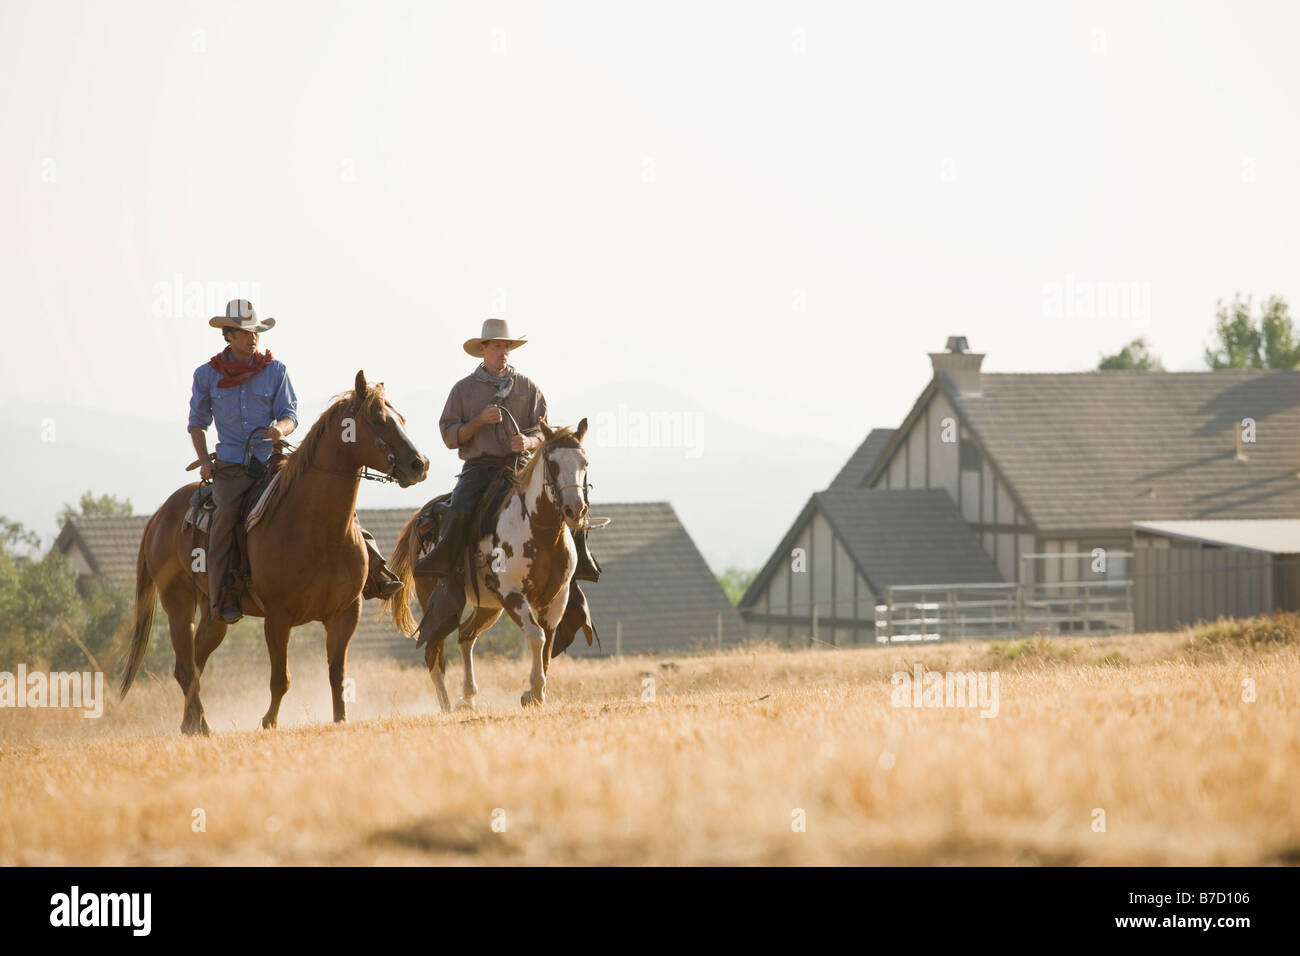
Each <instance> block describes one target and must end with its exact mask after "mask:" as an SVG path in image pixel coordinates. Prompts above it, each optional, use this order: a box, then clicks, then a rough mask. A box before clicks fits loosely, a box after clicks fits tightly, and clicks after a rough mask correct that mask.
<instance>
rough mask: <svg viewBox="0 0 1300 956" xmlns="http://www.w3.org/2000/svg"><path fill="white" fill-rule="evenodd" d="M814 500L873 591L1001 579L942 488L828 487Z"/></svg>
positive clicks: (985, 552) (879, 591) (991, 560)
mask: <svg viewBox="0 0 1300 956" xmlns="http://www.w3.org/2000/svg"><path fill="white" fill-rule="evenodd" d="M813 501H815V502H816V503H817V506H818V507H820V508H821V510H822V513H823V514H825V516H826V520H827V521H829V522H830V524H831V526H832V527H833V528H834V529H835V532H836V534H838V535H839V536H840V538H841V539H842V540H843V542H844V547H845V548H847V549H848V552H849V554H850V555H851V556H852V558H853V560H854V562H855V563H856V564H857V565H858V568H859V569H860V570H861V571H862V574H863V576H864V577H866V579H867V583H868V584H870V585H871V588H872V590H873V591H874V592H875V593H876V594H880V593H881V592H882V591H883V589H884V588H886V587H889V586H891V585H896V584H971V583H976V582H982V581H1001V580H1002V575H1001V574H1000V573H999V572H998V569H997V565H995V564H994V563H993V559H992V558H990V557H989V555H988V552H987V551H985V550H984V548H983V546H982V545H981V544H980V543H979V540H978V539H977V538H976V537H975V533H974V532H973V531H971V529H970V525H969V524H967V523H966V521H965V519H963V518H962V516H961V512H959V511H958V510H957V506H956V504H954V503H953V500H952V498H951V497H950V496H949V495H948V492H946V491H944V490H943V489H941V488H915V489H909V488H854V489H829V490H827V491H821V492H818V493H817V494H815V495H813Z"/></svg>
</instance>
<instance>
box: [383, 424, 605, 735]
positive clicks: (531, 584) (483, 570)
mask: <svg viewBox="0 0 1300 956" xmlns="http://www.w3.org/2000/svg"><path fill="white" fill-rule="evenodd" d="M541 431H542V444H541V445H540V447H538V449H537V450H536V451H535V452H534V453H533V456H532V457H531V458H530V459H529V460H528V461H527V463H526V464H524V466H523V467H522V468H521V469H520V470H519V472H518V474H517V475H516V476H515V488H514V490H513V491H512V492H511V493H510V494H508V495H507V496H506V498H505V500H504V502H503V503H502V505H501V507H500V510H499V511H498V512H497V514H496V516H495V521H494V522H493V521H491V520H489V521H488V522H487V524H486V527H491V528H492V531H491V533H490V534H485V535H484V536H483V537H481V538H478V539H477V540H476V541H472V542H471V544H470V560H469V561H468V562H467V564H468V565H470V567H469V568H467V569H466V573H465V574H464V575H463V577H462V579H461V581H460V583H459V584H458V588H459V587H461V586H463V590H464V599H463V600H461V598H460V594H459V591H457V593H456V594H455V598H454V599H455V600H456V601H457V602H459V603H458V604H455V605H453V606H451V607H449V608H444V609H438V608H431V609H430V610H429V611H428V613H427V615H426V617H429V618H431V620H433V621H436V622H437V623H436V625H435V627H434V628H433V629H432V631H431V632H429V633H428V634H427V643H426V645H425V649H424V660H425V664H426V665H427V666H428V668H429V674H430V676H431V677H432V678H433V686H434V690H436V691H437V694H438V702H439V704H440V705H441V707H442V709H443V711H448V710H451V700H450V698H449V697H448V696H447V685H446V681H445V676H446V673H447V658H446V654H445V653H444V651H443V646H442V645H443V641H444V640H446V638H447V635H449V634H450V633H451V632H452V631H454V630H457V627H458V626H459V632H460V635H459V638H458V640H457V643H458V644H459V645H460V656H461V661H462V662H463V664H464V668H465V673H464V683H463V689H462V692H461V698H460V700H459V701H458V702H457V704H456V707H457V709H460V708H464V707H468V708H473V706H474V697H475V695H476V694H477V693H478V686H477V685H476V684H475V683H474V656H473V651H474V641H475V640H476V639H477V638H478V636H479V635H480V634H481V633H483V631H485V630H487V629H488V628H489V627H491V626H492V625H493V624H494V623H496V621H497V619H498V618H500V617H501V612H502V611H505V613H506V614H508V615H509V616H510V619H511V620H512V621H514V622H515V623H516V624H518V625H519V628H520V630H522V631H523V632H524V638H525V639H526V640H527V642H528V647H529V649H530V651H531V652H532V670H531V672H530V673H529V678H528V682H529V689H528V690H526V691H524V693H523V695H522V696H521V697H520V703H521V704H523V705H524V706H528V705H529V704H542V703H545V700H546V694H545V689H546V671H547V669H548V668H549V666H550V660H551V656H552V652H553V649H554V648H555V647H556V646H559V647H560V650H563V648H564V647H565V646H567V645H568V642H569V641H571V640H572V639H573V635H574V632H575V631H576V630H577V629H578V628H579V627H581V628H582V629H583V630H585V631H586V632H587V643H588V644H590V643H591V635H592V634H594V633H595V630H594V628H593V627H592V626H591V619H590V614H589V612H588V611H587V607H586V603H585V601H582V600H579V601H577V602H574V605H573V606H570V594H571V592H572V593H573V594H574V596H575V597H576V596H577V595H578V594H580V592H577V585H576V584H575V583H573V572H574V570H575V568H577V563H578V553H577V549H576V548H575V547H574V544H573V534H572V531H573V530H575V529H577V528H579V527H581V526H582V523H583V522H584V521H585V520H586V518H587V499H586V491H585V489H586V484H587V454H586V452H585V451H584V450H583V448H582V438H583V436H584V435H585V434H586V433H587V420H586V419H585V418H584V419H583V420H582V421H581V422H579V423H578V427H577V428H576V429H574V430H572V431H571V430H570V429H568V428H564V427H560V428H555V429H552V428H551V427H550V426H549V425H547V424H546V422H545V421H542V422H541ZM418 520H419V512H418V511H417V512H416V513H415V514H413V515H412V516H411V518H410V520H408V521H407V522H406V525H405V526H404V527H403V528H402V533H401V535H400V536H399V537H398V539H397V546H396V548H395V549H394V551H393V555H392V558H391V560H390V561H389V567H390V568H391V569H392V571H393V573H394V574H396V575H397V576H398V577H399V578H401V579H402V589H401V590H400V591H398V592H397V593H396V594H394V595H393V597H392V600H391V603H390V604H389V605H387V606H386V607H385V609H384V610H391V611H392V614H393V621H394V623H395V624H396V625H397V627H398V629H399V630H401V631H402V632H404V633H405V634H407V635H409V636H411V637H415V636H416V623H415V619H414V618H413V617H412V615H411V609H410V603H409V602H410V595H411V587H412V583H413V581H414V578H413V576H412V573H411V572H412V568H413V567H414V565H415V562H416V560H417V559H418V558H419V553H418V552H419V550H420V536H419V534H418V533H417V532H416V525H417V522H418ZM436 586H437V582H436V581H430V580H429V579H427V578H420V579H419V581H418V582H415V587H416V596H417V597H418V598H419V602H420V606H421V607H426V605H427V604H428V602H429V597H430V594H431V593H433V591H434V589H435V587H436ZM435 600H436V598H435ZM465 602H468V603H469V604H470V605H471V607H472V611H471V612H470V614H469V616H468V617H467V618H466V619H465V620H464V622H460V613H461V609H462V608H463V607H464V603H465ZM566 610H567V611H568V612H569V613H568V614H566ZM380 613H381V615H382V614H383V611H381V612H380ZM566 625H567V626H566ZM557 630H558V631H559V633H560V635H561V644H560V645H557V644H556V634H557ZM421 637H422V639H424V635H422V636H421Z"/></svg>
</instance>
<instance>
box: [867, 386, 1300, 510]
mask: <svg viewBox="0 0 1300 956" xmlns="http://www.w3.org/2000/svg"><path fill="white" fill-rule="evenodd" d="M936 388H938V389H941V390H942V391H943V392H944V393H945V394H946V395H947V397H948V398H949V399H950V400H951V402H952V404H953V407H954V408H955V409H956V411H957V414H958V416H959V417H960V418H961V419H962V422H963V424H965V425H966V427H967V428H968V429H969V430H970V431H971V432H972V433H973V434H974V437H975V440H976V442H977V443H978V444H979V445H980V446H981V447H982V449H983V450H984V453H985V454H986V455H987V456H988V457H989V459H990V460H991V463H992V464H993V465H994V466H995V467H996V468H997V469H998V470H999V471H1000V472H1001V473H1002V474H1003V475H1004V476H1005V478H1006V480H1007V482H1008V484H1009V485H1010V486H1011V492H1012V495H1013V497H1014V498H1015V499H1016V501H1017V504H1018V505H1019V506H1021V507H1022V508H1023V509H1024V510H1025V512H1026V513H1027V515H1028V517H1029V518H1030V520H1031V521H1032V522H1033V524H1034V525H1035V526H1036V527H1037V528H1038V529H1039V531H1084V532H1086V531H1091V530H1103V529H1104V530H1108V531H1113V530H1116V529H1127V528H1128V527H1129V526H1130V524H1131V523H1132V522H1133V521H1135V520H1141V519H1151V520H1160V519H1194V518H1209V517H1216V518H1275V517H1300V477H1297V473H1298V472H1300V371H1279V370H1231V371H1220V372H1082V373H1054V374H1039V373H1035V374H992V373H990V374H985V375H983V376H982V377H981V390H980V392H979V393H977V394H975V393H968V394H961V393H960V392H959V391H958V390H957V389H956V388H955V387H954V386H953V384H952V381H951V380H950V379H949V378H948V376H947V375H944V374H938V375H936V376H935V377H934V379H933V380H932V381H931V383H930V384H929V385H928V386H927V388H926V390H925V392H923V393H922V400H918V402H917V405H918V406H921V405H922V404H923V400H924V399H928V397H929V395H930V394H932V392H933V390H934V389H936ZM915 411H916V409H914V414H912V415H909V420H914V418H915ZM1245 418H1251V419H1253V420H1254V421H1255V423H1256V426H1255V427H1256V433H1255V434H1256V441H1255V443H1254V444H1246V445H1244V446H1243V447H1244V450H1245V453H1246V458H1245V460H1238V459H1237V457H1236V455H1235V449H1234V445H1233V437H1232V435H1233V429H1234V428H1235V429H1240V428H1241V421H1242V420H1243V419H1245ZM903 432H904V430H903V429H900V434H899V435H897V436H895V438H894V439H893V440H892V441H891V442H890V443H889V445H888V447H887V448H886V451H885V452H884V453H883V454H882V455H881V457H880V458H878V459H877V460H876V464H875V465H874V466H873V467H872V469H871V473H870V474H869V475H868V476H867V481H868V483H870V482H873V481H875V480H876V479H877V478H878V476H879V475H880V474H881V472H882V471H883V470H884V468H885V467H886V466H887V464H888V460H887V458H886V455H888V454H890V453H892V452H893V450H894V449H895V448H897V447H898V446H899V444H900V443H901V441H902V440H903V438H904V437H905V435H904V434H903Z"/></svg>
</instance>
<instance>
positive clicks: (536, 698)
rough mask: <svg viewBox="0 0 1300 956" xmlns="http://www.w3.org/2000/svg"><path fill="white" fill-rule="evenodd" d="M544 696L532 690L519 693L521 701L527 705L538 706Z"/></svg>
mask: <svg viewBox="0 0 1300 956" xmlns="http://www.w3.org/2000/svg"><path fill="white" fill-rule="evenodd" d="M542 701H543V698H542V696H541V695H540V694H534V693H533V692H532V691H531V690H526V691H524V692H523V693H522V694H520V695H519V703H520V704H522V705H523V706H525V707H536V706H537V705H539V704H541V703H542Z"/></svg>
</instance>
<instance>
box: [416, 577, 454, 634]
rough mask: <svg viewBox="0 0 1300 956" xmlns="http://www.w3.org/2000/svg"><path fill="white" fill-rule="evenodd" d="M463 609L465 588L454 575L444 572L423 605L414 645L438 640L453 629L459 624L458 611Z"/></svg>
mask: <svg viewBox="0 0 1300 956" xmlns="http://www.w3.org/2000/svg"><path fill="white" fill-rule="evenodd" d="M464 609H465V589H464V588H462V587H461V586H460V585H459V582H458V581H457V580H456V576H455V575H452V574H444V575H443V576H442V577H441V578H439V579H438V586H437V587H435V588H434V589H433V593H432V594H430V595H429V600H428V602H427V603H426V604H425V606H424V617H422V618H421V619H420V629H419V632H418V639H417V640H416V642H415V646H416V647H423V646H424V645H425V644H426V643H428V642H429V641H440V640H442V639H443V638H444V637H446V636H447V635H448V634H450V633H451V632H452V631H454V630H455V629H456V628H457V626H459V624H460V612H461V611H463V610H464Z"/></svg>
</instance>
